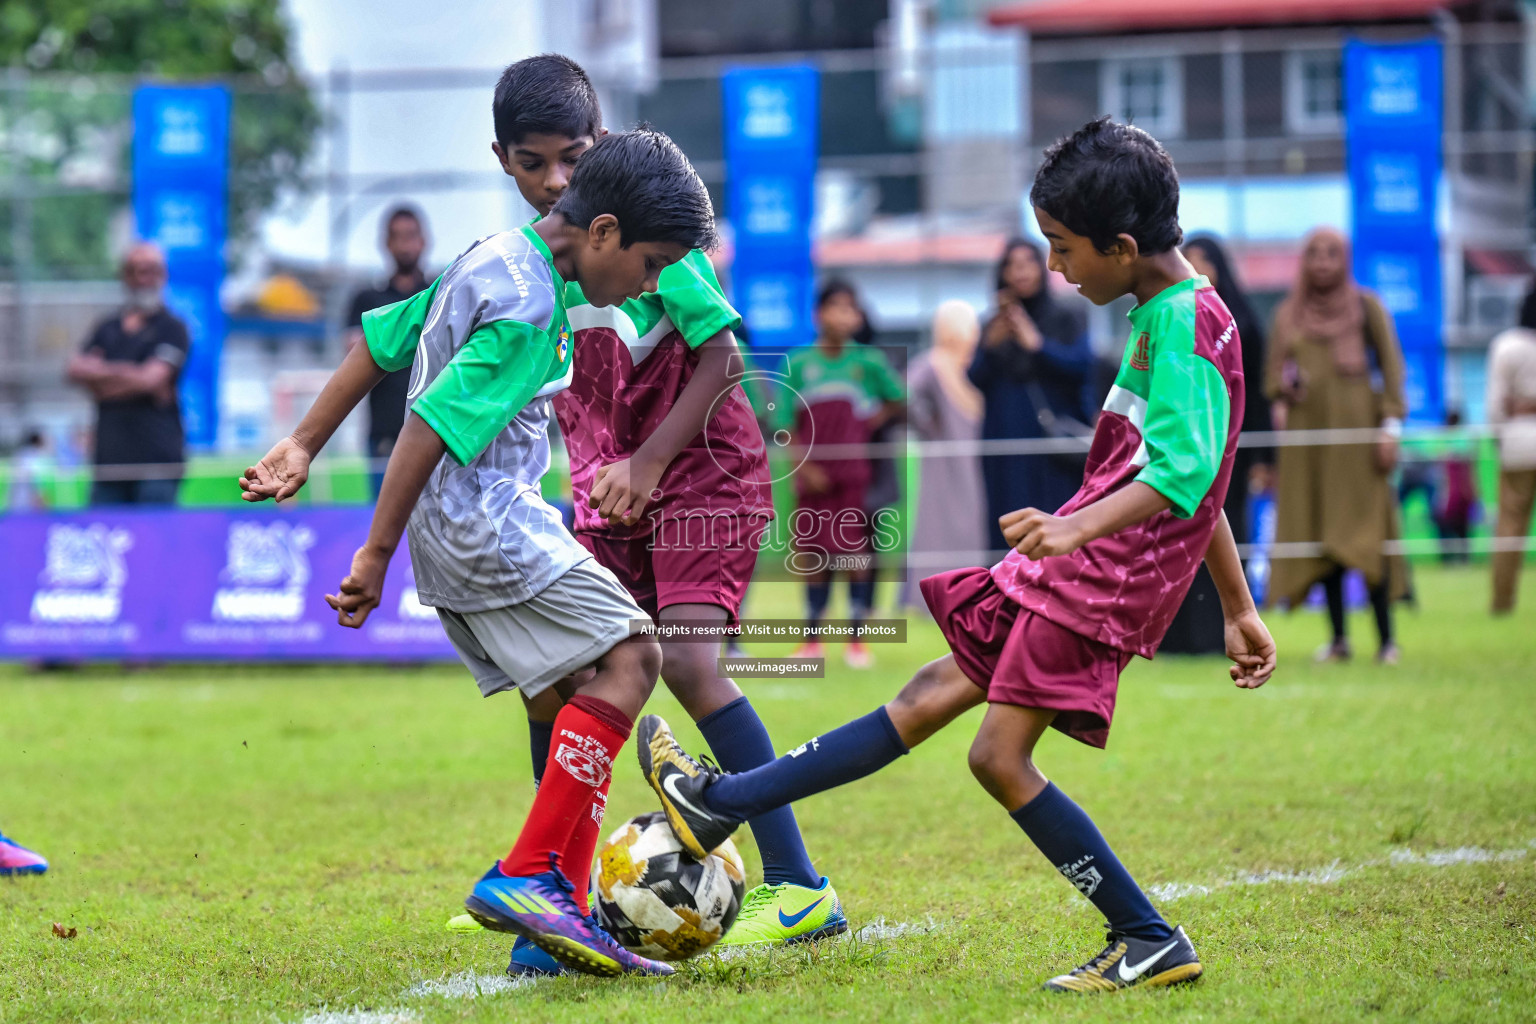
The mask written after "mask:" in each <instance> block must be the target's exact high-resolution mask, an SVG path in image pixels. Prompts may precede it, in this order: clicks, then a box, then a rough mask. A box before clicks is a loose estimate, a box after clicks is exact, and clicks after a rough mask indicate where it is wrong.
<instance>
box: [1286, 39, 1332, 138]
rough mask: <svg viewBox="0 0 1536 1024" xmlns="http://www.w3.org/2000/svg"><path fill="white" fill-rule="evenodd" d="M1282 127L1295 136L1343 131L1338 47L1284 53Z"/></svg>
mask: <svg viewBox="0 0 1536 1024" xmlns="http://www.w3.org/2000/svg"><path fill="white" fill-rule="evenodd" d="M1285 127H1286V129H1287V130H1288V131H1290V132H1291V133H1292V134H1296V135H1318V134H1336V133H1338V132H1341V131H1343V130H1344V66H1343V59H1342V55H1341V54H1340V52H1339V51H1338V50H1292V51H1291V52H1290V53H1288V54H1286V61H1285Z"/></svg>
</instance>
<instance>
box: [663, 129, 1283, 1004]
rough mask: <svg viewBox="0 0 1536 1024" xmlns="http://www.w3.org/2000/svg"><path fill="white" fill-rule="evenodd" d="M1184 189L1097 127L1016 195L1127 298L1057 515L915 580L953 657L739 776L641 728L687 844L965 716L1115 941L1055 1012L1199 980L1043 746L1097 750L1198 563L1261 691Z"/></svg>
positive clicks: (1258, 643)
mask: <svg viewBox="0 0 1536 1024" xmlns="http://www.w3.org/2000/svg"><path fill="white" fill-rule="evenodd" d="M1178 198H1179V186H1178V176H1177V175H1176V173H1175V172H1174V169H1173V162H1172V161H1171V160H1169V158H1168V154H1167V153H1166V152H1165V151H1164V150H1163V148H1162V146H1160V145H1158V143H1157V141H1156V140H1155V139H1153V138H1152V137H1151V136H1150V135H1148V134H1147V133H1146V132H1143V131H1141V130H1140V129H1137V128H1132V127H1128V126H1126V125H1120V124H1115V123H1113V122H1111V121H1110V120H1109V119H1108V118H1102V119H1100V120H1097V121H1093V122H1090V123H1089V124H1087V125H1085V126H1084V127H1083V128H1081V129H1079V130H1078V131H1077V132H1076V133H1074V134H1073V135H1071V136H1069V137H1068V138H1066V139H1063V140H1061V141H1060V142H1058V143H1056V144H1055V145H1054V146H1052V147H1051V148H1050V149H1048V150H1047V151H1046V153H1045V159H1044V162H1043V163H1042V164H1041V167H1040V171H1039V173H1038V174H1037V175H1036V178H1035V184H1034V188H1033V190H1032V191H1031V193H1030V199H1031V202H1032V203H1033V204H1034V207H1035V217H1036V219H1037V220H1038V222H1039V224H1040V228H1041V231H1042V233H1043V234H1044V235H1045V237H1046V238H1047V239H1048V240H1049V241H1050V243H1051V256H1050V267H1051V269H1052V270H1055V271H1057V272H1059V273H1061V274H1062V275H1063V276H1064V277H1065V278H1066V279H1067V280H1068V281H1069V282H1071V283H1073V284H1076V285H1077V286H1078V290H1079V291H1080V292H1081V293H1082V294H1083V295H1084V296H1086V297H1087V298H1088V299H1089V300H1091V301H1092V302H1094V303H1096V304H1098V305H1104V304H1106V303H1109V302H1112V301H1114V300H1115V299H1117V298H1119V297H1120V296H1122V295H1132V296H1134V297H1135V298H1136V301H1137V305H1136V307H1135V308H1134V309H1132V310H1131V312H1130V314H1129V316H1130V321H1131V336H1130V339H1129V341H1128V343H1127V346H1126V352H1125V357H1124V361H1123V362H1122V364H1121V367H1120V373H1119V375H1118V377H1117V378H1116V382H1115V387H1114V388H1113V389H1112V390H1111V392H1110V395H1109V398H1108V400H1107V402H1106V403H1105V406H1104V411H1103V413H1102V414H1101V416H1100V417H1099V421H1098V424H1097V426H1096V428H1095V430H1094V436H1093V445H1092V448H1091V449H1090V451H1089V454H1088V464H1087V469H1086V474H1085V479H1084V481H1083V485H1082V487H1081V488H1080V489H1079V491H1078V492H1077V494H1076V496H1074V497H1073V498H1072V500H1071V501H1069V502H1067V504H1066V505H1064V506H1063V507H1062V508H1061V509H1060V511H1058V512H1056V513H1055V514H1052V513H1050V512H1046V511H1043V510H1040V509H1032V508H1029V509H1019V510H1018V511H1016V512H1010V513H1008V514H1007V515H1005V516H1003V517H1002V519H1001V525H1002V528H1003V535H1004V536H1005V537H1006V538H1007V540H1008V543H1009V544H1010V545H1012V546H1013V548H1014V550H1013V551H1011V552H1010V553H1009V554H1008V557H1007V558H1005V559H1003V561H1001V562H999V563H998V564H997V565H994V566H992V567H991V568H975V569H960V570H957V571H954V572H947V573H941V574H940V575H938V576H933V577H930V578H928V579H926V580H924V581H923V597H924V598H925V599H926V600H927V602H928V606H929V608H930V609H931V610H932V611H933V615H934V619H935V620H936V621H937V622H938V625H939V628H940V629H941V630H942V631H943V633H944V638H945V640H946V641H948V643H949V646H950V650H951V652H952V653H951V654H950V655H948V656H947V657H944V658H941V659H939V660H938V661H936V662H933V663H932V664H930V665H927V666H926V667H924V668H923V669H922V670H920V671H919V672H918V674H917V676H916V677H915V678H914V679H913V680H912V681H911V682H910V683H908V684H907V686H906V687H905V688H904V689H903V690H902V692H901V693H900V694H898V695H897V697H896V699H895V700H893V701H891V702H890V703H889V704H887V705H885V706H884V707H881V708H878V709H876V710H875V711H874V712H872V713H871V714H869V715H866V716H865V717H863V718H860V719H857V720H855V721H853V722H851V723H849V724H847V725H844V726H842V727H841V728H839V729H836V730H834V731H832V732H830V733H827V734H825V735H823V736H820V737H817V739H816V740H814V741H812V742H811V743H809V744H807V745H806V746H804V747H801V748H799V749H798V750H797V751H795V753H794V755H793V756H789V757H784V758H780V759H779V760H778V761H775V762H774V763H773V764H770V765H765V766H764V767H762V768H759V769H756V770H754V771H751V772H745V773H742V774H737V775H723V774H721V773H719V772H717V771H714V770H713V769H710V768H706V767H704V766H701V765H699V764H698V763H697V762H695V761H693V760H692V759H691V758H689V757H688V756H687V754H686V753H684V752H683V751H682V749H681V748H680V747H678V746H677V744H676V741H675V740H674V739H673V738H672V736H671V733H670V730H668V728H667V726H666V723H665V722H662V721H661V720H660V719H658V718H657V717H656V716H655V715H647V716H646V717H645V718H643V719H641V720H640V722H639V724H638V726H637V733H638V736H637V740H638V742H637V744H636V747H637V751H638V753H639V755H640V761H641V768H642V769H643V770H644V771H645V772H646V775H647V777H648V779H649V780H650V782H651V785H652V787H653V788H655V789H656V791H657V793H658V795H659V796H660V797H661V800H662V804H663V807H664V808H665V809H666V811H667V818H668V821H669V822H670V823H671V824H672V827H673V829H674V831H676V832H677V834H678V838H679V839H680V840H681V841H682V843H683V845H684V846H686V847H689V848H690V849H693V848H695V847H697V846H698V845H699V844H701V843H702V844H706V845H707V844H711V843H713V842H717V841H718V839H719V838H720V837H721V836H723V835H728V834H729V832H730V830H731V828H733V827H734V823H735V822H736V821H738V820H739V819H741V818H742V817H744V816H745V815H747V814H749V813H757V812H758V810H759V809H760V808H761V807H771V806H776V805H778V804H781V803H786V802H791V801H794V800H798V799H800V798H802V797H805V796H809V795H810V794H812V793H818V792H821V791H822V790H825V789H828V788H831V787H832V786H836V785H841V784H843V783H845V782H849V781H852V780H853V779H857V778H861V777H863V776H865V775H868V774H869V773H870V772H873V771H876V770H878V769H879V768H881V767H883V766H884V765H886V764H889V763H890V762H891V761H894V760H895V759H896V758H897V757H899V756H901V755H902V754H904V753H906V752H907V751H908V750H909V749H910V748H911V747H912V746H915V745H916V744H918V743H920V742H922V741H923V740H924V739H926V738H928V737H929V736H931V735H932V734H933V733H935V732H937V731H938V730H939V729H941V728H943V726H945V725H946V724H948V723H949V722H950V721H953V720H954V719H955V718H956V717H957V716H958V715H960V714H961V713H962V712H964V711H966V710H967V709H969V708H972V707H975V706H976V705H977V704H980V703H982V702H986V703H987V704H988V708H987V714H986V717H985V718H984V719H983V720H982V725H981V729H980V732H979V733H978V734H977V736H976V740H975V742H974V743H973V744H972V746H971V751H970V766H971V771H972V772H973V773H974V774H975V776H976V778H977V780H978V781H979V782H980V783H981V784H982V786H983V787H984V788H985V789H986V790H987V792H988V793H990V794H991V795H992V796H993V797H994V798H995V799H996V800H997V801H998V802H999V803H1001V804H1002V805H1003V806H1004V807H1005V808H1006V809H1007V810H1008V811H1009V813H1010V816H1011V817H1012V818H1013V819H1014V821H1015V822H1016V823H1017V824H1018V825H1019V827H1020V828H1022V829H1023V830H1024V832H1025V834H1026V835H1027V836H1028V837H1029V838H1030V840H1031V841H1032V842H1033V843H1034V844H1035V845H1036V846H1037V847H1038V848H1039V849H1040V851H1041V852H1042V853H1043V854H1045V856H1046V857H1047V858H1048V859H1049V860H1050V862H1051V864H1052V865H1053V866H1054V867H1055V868H1056V870H1057V871H1059V872H1061V874H1062V875H1064V876H1065V877H1066V878H1067V879H1068V880H1069V881H1071V882H1072V884H1073V885H1075V886H1076V887H1077V888H1078V890H1079V891H1080V892H1082V894H1083V895H1084V896H1086V897H1087V898H1088V899H1089V900H1091V901H1092V902H1093V904H1094V906H1095V907H1097V908H1098V909H1099V911H1100V912H1102V913H1103V914H1104V916H1105V918H1106V919H1107V921H1108V928H1109V942H1108V944H1107V945H1106V946H1105V948H1104V950H1103V951H1102V952H1100V953H1099V954H1098V955H1097V956H1095V957H1093V958H1092V959H1090V960H1089V961H1088V962H1087V963H1085V964H1083V965H1082V966H1081V967H1078V968H1076V969H1075V970H1072V971H1070V972H1069V973H1067V974H1063V975H1059V976H1057V977H1054V978H1052V979H1050V981H1048V982H1047V983H1046V987H1047V988H1049V989H1053V990H1056V991H1061V992H1099V991H1115V990H1117V989H1123V988H1127V987H1129V986H1132V985H1144V986H1161V985H1171V984H1175V983H1178V982H1183V981H1191V980H1193V979H1194V978H1197V977H1199V975H1200V974H1201V972H1202V970H1203V968H1202V967H1201V964H1200V960H1199V957H1198V956H1196V954H1195V949H1194V946H1193V945H1192V944H1191V943H1190V941H1189V938H1188V937H1187V936H1186V935H1185V934H1184V931H1183V929H1182V928H1172V927H1170V926H1169V925H1168V923H1167V922H1166V921H1165V920H1163V918H1162V916H1161V915H1159V914H1158V912H1157V910H1156V909H1155V908H1153V906H1152V904H1151V902H1150V901H1149V900H1148V899H1147V897H1146V896H1145V895H1144V894H1143V893H1142V891H1141V889H1140V888H1138V887H1137V885H1136V882H1135V880H1134V879H1132V878H1131V876H1130V874H1129V872H1127V871H1126V869H1125V868H1124V867H1123V866H1122V865H1121V864H1120V861H1119V859H1118V858H1116V856H1115V854H1114V852H1113V851H1112V850H1111V849H1110V848H1109V845H1108V843H1106V842H1105V840H1104V837H1103V836H1102V835H1100V834H1099V831H1098V829H1097V828H1096V827H1095V826H1094V824H1093V822H1092V820H1091V819H1090V818H1089V817H1088V815H1087V814H1086V813H1084V812H1083V810H1082V809H1081V808H1080V807H1078V806H1077V804H1075V803H1073V802H1072V801H1071V800H1070V799H1069V798H1068V797H1067V796H1066V794H1064V793H1063V792H1062V791H1061V790H1059V789H1057V788H1056V786H1055V785H1053V784H1052V783H1050V782H1049V781H1047V779H1046V778H1045V776H1044V775H1042V774H1041V773H1040V771H1039V769H1037V768H1036V767H1035V763H1034V760H1033V758H1034V753H1035V746H1036V744H1037V743H1038V741H1039V739H1040V737H1041V736H1042V735H1043V734H1044V733H1045V731H1046V730H1047V729H1048V728H1051V727H1054V728H1056V729H1058V730H1060V731H1061V732H1063V733H1065V734H1066V735H1068V736H1071V737H1072V738H1074V739H1077V740H1080V741H1082V742H1084V743H1087V744H1089V745H1091V746H1097V747H1102V746H1104V745H1105V743H1106V741H1107V739H1108V736H1109V727H1110V721H1111V719H1112V716H1113V714H1114V705H1115V693H1116V689H1117V687H1118V681H1119V676H1120V673H1121V671H1122V670H1123V669H1124V668H1125V666H1126V664H1127V663H1128V662H1129V661H1130V659H1131V657H1132V656H1133V655H1138V654H1139V655H1141V656H1143V657H1151V656H1152V655H1153V653H1155V651H1156V650H1157V646H1158V643H1159V642H1160V641H1161V640H1162V637H1163V633H1164V632H1165V631H1166V630H1167V628H1168V623H1169V621H1170V620H1171V619H1172V617H1173V614H1174V612H1175V611H1176V610H1177V609H1178V607H1179V603H1180V601H1181V600H1182V599H1183V597H1184V594H1185V592H1186V591H1187V590H1188V589H1189V585H1190V582H1191V580H1192V579H1193V578H1194V574H1195V570H1196V568H1197V567H1198V566H1199V564H1200V561H1201V559H1202V558H1203V559H1204V561H1205V563H1206V565H1207V567H1208V568H1209V569H1210V572H1211V576H1212V578H1213V579H1214V580H1215V582H1216V588H1217V590H1218V592H1219V593H1220V595H1221V604H1222V611H1223V613H1224V614H1225V616H1226V641H1227V656H1228V657H1229V658H1231V659H1232V661H1233V662H1234V663H1235V664H1234V666H1233V667H1232V668H1231V670H1230V672H1231V676H1232V679H1233V680H1234V682H1236V683H1237V685H1238V686H1240V687H1243V688H1245V689H1252V688H1254V687H1258V686H1261V685H1263V683H1264V682H1265V681H1266V680H1267V679H1268V678H1269V676H1270V675H1271V674H1272V673H1273V671H1274V667H1275V646H1274V641H1273V640H1271V639H1270V636H1269V631H1268V630H1267V629H1266V628H1265V627H1264V623H1263V622H1262V621H1260V619H1259V616H1258V612H1257V611H1256V610H1255V608H1254V605H1253V598H1252V595H1250V594H1249V592H1248V585H1247V582H1246V580H1245V578H1244V576H1243V569H1242V564H1241V562H1239V560H1238V556H1237V545H1236V543H1235V542H1234V540H1233V538H1232V531H1231V528H1230V527H1229V526H1228V525H1227V521H1226V518H1225V515H1224V514H1223V512H1222V503H1223V501H1224V499H1225V497H1226V491H1227V484H1228V480H1229V478H1230V477H1231V473H1232V461H1233V456H1234V454H1235V452H1236V450H1237V436H1238V431H1239V429H1240V425H1241V423H1242V418H1243V417H1242V410H1243V405H1242V403H1243V370H1242V366H1243V364H1242V357H1241V351H1240V348H1239V345H1240V340H1239V338H1238V336H1237V327H1236V325H1235V324H1234V323H1233V320H1232V315H1231V314H1230V313H1229V312H1228V311H1227V309H1226V307H1225V306H1223V305H1222V302H1221V300H1220V299H1219V298H1217V297H1216V291H1215V289H1213V288H1212V287H1211V286H1210V283H1209V282H1208V281H1206V279H1205V278H1203V277H1200V276H1198V275H1197V274H1196V273H1195V271H1194V268H1192V267H1191V266H1190V265H1189V263H1188V262H1187V261H1186V260H1185V259H1184V257H1183V256H1182V255H1181V254H1180V252H1179V249H1178V244H1179V241H1180V238H1181V237H1182V232H1181V231H1180V229H1179V224H1178V217H1177V214H1178Z"/></svg>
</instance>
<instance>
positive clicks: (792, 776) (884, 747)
mask: <svg viewBox="0 0 1536 1024" xmlns="http://www.w3.org/2000/svg"><path fill="white" fill-rule="evenodd" d="M906 752H907V747H906V744H904V743H902V742H901V735H900V734H899V733H897V732H896V726H895V725H894V724H893V723H892V722H891V716H890V715H889V714H888V713H887V712H886V710H885V708H884V707H878V708H876V709H875V710H873V711H871V712H870V713H869V714H867V715H865V716H864V717H863V718H855V719H854V720H853V721H851V722H849V723H848V724H847V725H843V726H839V727H838V728H836V729H833V730H832V731H831V732H829V733H827V734H826V735H825V736H818V737H816V738H815V739H813V740H811V741H810V742H809V743H806V744H804V745H803V746H800V747H797V748H795V749H794V750H791V751H790V752H789V753H787V754H785V755H784V756H783V757H781V758H779V759H778V760H777V761H770V762H768V763H767V764H765V765H763V766H762V767H761V768H754V769H752V770H751V771H748V772H742V773H741V774H740V775H725V776H721V778H720V779H718V780H717V781H716V782H715V783H714V785H712V786H710V787H709V788H708V789H707V790H705V791H704V802H705V803H707V804H708V805H709V806H710V807H712V808H713V809H714V810H716V811H717V812H719V813H720V814H724V815H726V816H728V817H731V818H739V819H741V820H743V821H745V820H749V819H751V818H755V817H757V816H758V815H759V814H762V813H763V812H764V811H769V810H772V809H773V808H775V807H783V806H785V805H786V804H792V803H794V802H795V801H796V800H802V799H804V798H805V797H808V796H810V795H811V794H813V793H820V792H823V791H825V790H828V789H832V788H833V787H835V786H841V785H843V784H844V783H848V782H852V781H853V780H855V779H862V778H863V777H864V776H866V775H869V774H871V773H873V772H877V771H879V770H880V769H881V768H884V767H885V766H886V765H888V764H890V763H891V762H892V761H894V760H896V759H897V758H898V757H900V756H901V755H902V754H905V753H906Z"/></svg>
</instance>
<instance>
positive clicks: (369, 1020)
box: [299, 1010, 420, 1024]
mask: <svg viewBox="0 0 1536 1024" xmlns="http://www.w3.org/2000/svg"><path fill="white" fill-rule="evenodd" d="M419 1019H420V1018H418V1017H417V1016H416V1015H415V1014H414V1013H409V1012H407V1011H404V1010H322V1011H320V1012H319V1013H312V1014H310V1015H309V1016H308V1017H305V1018H304V1019H303V1020H302V1021H300V1022H299V1024H416V1021H417V1020H419Z"/></svg>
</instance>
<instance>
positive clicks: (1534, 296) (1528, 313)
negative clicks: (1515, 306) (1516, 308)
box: [1520, 285, 1536, 330]
mask: <svg viewBox="0 0 1536 1024" xmlns="http://www.w3.org/2000/svg"><path fill="white" fill-rule="evenodd" d="M1520 326H1521V327H1529V328H1531V329H1532V330H1536V285H1533V286H1532V287H1531V290H1530V291H1528V292H1526V293H1525V301H1523V302H1521V303H1520Z"/></svg>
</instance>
